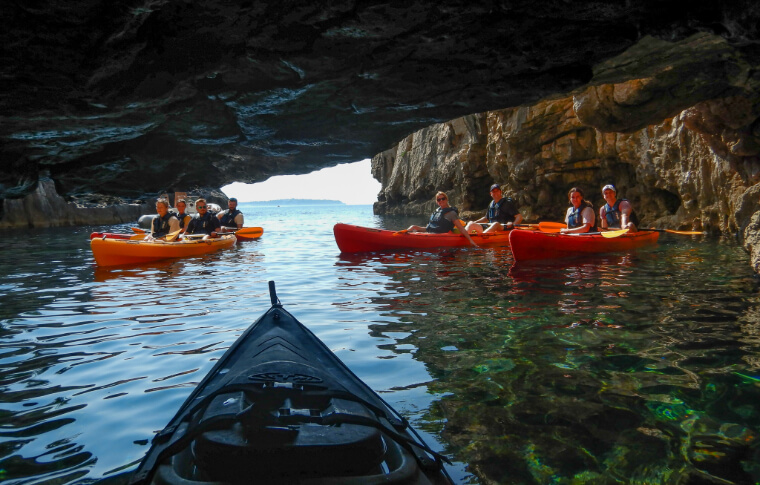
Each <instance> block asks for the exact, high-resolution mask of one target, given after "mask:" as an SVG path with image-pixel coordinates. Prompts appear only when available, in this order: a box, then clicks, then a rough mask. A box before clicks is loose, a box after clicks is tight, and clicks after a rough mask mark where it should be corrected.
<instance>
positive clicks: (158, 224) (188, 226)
mask: <svg viewBox="0 0 760 485" xmlns="http://www.w3.org/2000/svg"><path fill="white" fill-rule="evenodd" d="M227 204H228V208H227V210H224V211H221V212H219V214H212V213H211V212H209V210H208V203H207V202H206V199H198V200H196V201H195V209H196V210H197V211H198V213H197V214H195V215H194V216H191V215H190V214H187V213H186V212H185V211H186V210H187V201H185V199H179V200H178V201H177V202H176V209H177V213H176V214H174V213H172V212H169V201H168V200H166V199H164V198H161V199H158V200H157V201H156V212H157V213H158V215H156V216H155V217H154V218H153V221H152V222H151V226H150V233H149V234H148V235H146V236H145V239H147V240H153V239H159V238H162V237H166V236H167V235H169V234H174V235H182V234H187V235H190V234H193V235H203V238H204V239H206V238H209V237H217V236H218V235H219V234H222V233H225V232H234V231H235V230H237V229H240V228H242V227H243V222H244V217H243V213H242V212H240V211H239V210H238V208H237V204H238V201H237V199H236V198H234V197H232V198H231V199H229V201H228V203H227Z"/></svg>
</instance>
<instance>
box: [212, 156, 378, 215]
mask: <svg viewBox="0 0 760 485" xmlns="http://www.w3.org/2000/svg"><path fill="white" fill-rule="evenodd" d="M381 188H382V185H381V184H380V182H378V181H377V180H375V179H374V178H373V177H372V163H371V161H370V160H369V159H366V160H362V161H360V162H354V163H344V164H341V165H338V166H335V167H329V168H324V169H322V170H318V171H316V172H312V173H309V174H304V175H277V176H274V177H271V178H269V179H268V180H266V181H264V182H259V183H256V184H243V183H240V182H235V183H233V184H229V185H226V186H224V187H222V192H224V194H225V195H227V197H235V198H237V199H238V202H240V203H245V202H270V201H272V200H288V199H291V198H292V199H298V200H337V201H338V202H341V203H343V204H346V205H372V204H374V203H375V202H377V195H378V193H379V192H380V189H381Z"/></svg>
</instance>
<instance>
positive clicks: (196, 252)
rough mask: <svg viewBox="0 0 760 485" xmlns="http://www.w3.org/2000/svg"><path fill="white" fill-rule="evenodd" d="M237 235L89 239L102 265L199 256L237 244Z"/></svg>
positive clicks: (94, 254)
mask: <svg viewBox="0 0 760 485" xmlns="http://www.w3.org/2000/svg"><path fill="white" fill-rule="evenodd" d="M235 242H236V238H235V236H234V235H228V236H222V237H219V238H216V239H206V240H182V241H176V242H166V241H144V240H142V241H141V240H138V241H130V240H127V239H109V238H94V239H92V240H90V247H91V248H92V255H93V256H94V257H95V262H96V263H97V264H98V265H99V266H118V265H123V264H136V263H149V262H151V261H158V260H161V259H170V258H186V257H189V256H200V255H202V254H206V253H210V252H213V251H216V250H218V249H222V248H229V247H232V246H234V245H235Z"/></svg>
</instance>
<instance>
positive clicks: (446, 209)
mask: <svg viewBox="0 0 760 485" xmlns="http://www.w3.org/2000/svg"><path fill="white" fill-rule="evenodd" d="M435 201H436V203H437V204H438V209H436V210H435V211H434V212H433V214H432V215H431V216H430V222H428V225H427V226H425V227H422V226H415V225H411V226H409V228H408V229H407V230H406V231H407V232H431V233H435V234H443V233H446V232H451V231H453V230H454V228H456V229H459V232H460V233H462V234H464V236H465V237H466V238H467V240H468V241H470V244H472V245H473V246H475V247H478V245H477V244H475V241H473V240H472V238H471V237H470V235H469V234H467V231H466V230H465V228H464V225H463V224H462V221H460V220H459V214H458V213H457V208H456V207H450V206H449V198H448V196H447V195H446V194H445V193H444V192H438V193H437V194H435Z"/></svg>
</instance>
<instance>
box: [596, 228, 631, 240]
mask: <svg viewBox="0 0 760 485" xmlns="http://www.w3.org/2000/svg"><path fill="white" fill-rule="evenodd" d="M626 232H628V229H620V230H617V231H602V233H601V234H602V237H606V238H607V239H610V238H613V237H620V236H622V235H623V234H625V233H626Z"/></svg>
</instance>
